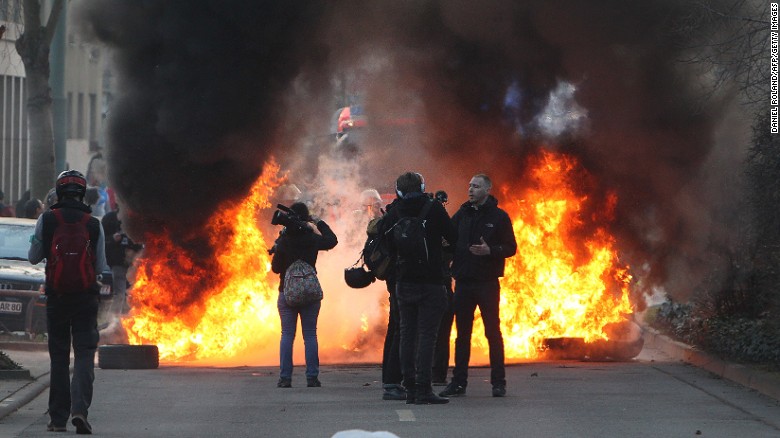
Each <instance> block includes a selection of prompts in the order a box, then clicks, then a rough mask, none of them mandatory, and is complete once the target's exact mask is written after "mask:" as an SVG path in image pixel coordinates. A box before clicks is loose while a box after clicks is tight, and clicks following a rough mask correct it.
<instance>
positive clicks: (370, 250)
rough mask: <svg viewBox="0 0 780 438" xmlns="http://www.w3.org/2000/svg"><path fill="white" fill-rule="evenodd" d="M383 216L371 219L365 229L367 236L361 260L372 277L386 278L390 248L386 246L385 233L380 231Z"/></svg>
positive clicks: (388, 270)
mask: <svg viewBox="0 0 780 438" xmlns="http://www.w3.org/2000/svg"><path fill="white" fill-rule="evenodd" d="M384 218H385V217H384V216H382V217H381V218H377V219H373V220H372V221H371V222H369V224H368V229H367V230H366V232H367V234H368V238H367V239H366V243H365V244H364V245H363V262H364V263H365V264H366V267H367V268H368V270H369V271H371V273H372V274H374V277H376V278H377V279H379V280H387V277H388V276H389V274H390V269H391V265H390V261H391V257H390V250H389V249H388V247H387V237H386V234H385V233H383V232H382V224H383V220H384Z"/></svg>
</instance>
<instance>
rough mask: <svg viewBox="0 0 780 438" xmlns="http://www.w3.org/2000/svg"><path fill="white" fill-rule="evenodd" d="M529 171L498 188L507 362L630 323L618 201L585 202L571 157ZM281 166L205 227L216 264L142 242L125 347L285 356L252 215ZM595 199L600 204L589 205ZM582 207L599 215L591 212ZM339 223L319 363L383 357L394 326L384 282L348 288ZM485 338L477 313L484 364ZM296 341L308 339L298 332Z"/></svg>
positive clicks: (185, 356)
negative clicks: (546, 343) (612, 227)
mask: <svg viewBox="0 0 780 438" xmlns="http://www.w3.org/2000/svg"><path fill="white" fill-rule="evenodd" d="M528 169H530V170H528V172H527V175H528V176H527V177H525V178H523V180H522V181H513V182H512V183H511V184H510V185H507V186H506V187H503V188H502V193H501V195H500V197H501V198H502V201H501V206H502V207H503V208H504V209H505V210H506V211H507V212H508V213H509V215H510V217H511V218H512V220H513V226H514V231H515V237H516V239H517V243H518V252H517V255H516V256H514V257H512V258H510V259H508V260H507V263H506V271H505V276H504V277H503V278H502V279H501V289H502V293H501V315H500V316H501V322H502V333H503V335H504V343H505V351H506V357H507V359H508V360H518V359H533V358H538V357H539V355H540V346H541V345H542V342H543V340H544V339H545V338H552V337H580V338H584V339H585V341H586V342H594V341H598V340H603V339H607V337H608V336H607V334H606V333H605V332H604V327H605V326H607V325H608V324H611V323H616V322H622V321H625V320H626V319H627V318H628V317H629V315H630V314H631V312H632V308H631V304H630V302H629V283H630V281H631V276H630V275H629V274H628V266H626V265H623V264H621V262H620V260H619V259H618V255H617V251H616V250H615V241H614V238H613V237H611V236H610V235H609V233H608V232H607V229H606V228H605V226H606V225H607V224H608V223H609V221H610V220H611V215H612V212H613V210H614V206H615V205H616V203H617V198H616V197H615V196H613V195H609V196H606V197H605V198H604V199H595V198H593V199H590V198H589V195H588V194H586V193H583V192H584V191H585V190H584V189H582V188H581V187H583V185H584V184H585V183H586V182H587V178H588V177H587V174H586V173H585V172H584V171H583V169H582V168H581V167H580V166H579V165H578V163H577V162H576V160H575V159H574V158H572V157H569V156H565V155H562V154H557V153H551V152H544V153H541V154H540V155H538V156H536V157H535V158H533V162H532V163H531V165H530V166H529V167H528ZM279 171H280V169H279V166H278V165H277V164H276V163H275V162H270V163H268V164H266V166H264V168H263V172H262V175H261V177H260V178H259V179H258V180H257V182H256V183H255V184H254V186H253V187H252V189H251V192H250V194H249V195H248V196H247V197H246V199H244V200H243V201H241V202H238V203H236V204H234V205H229V206H227V207H226V208H224V209H223V210H221V211H219V212H217V213H215V216H214V217H213V218H212V219H211V220H210V221H209V225H208V226H207V228H206V229H205V230H204V232H205V234H206V235H207V236H209V239H210V242H209V243H210V245H209V246H210V247H211V249H212V250H213V251H214V255H213V262H212V263H211V264H210V265H209V266H199V265H198V264H197V263H195V261H193V260H192V259H191V258H190V255H189V254H191V253H192V252H191V251H194V250H193V249H192V248H188V249H184V248H179V247H176V246H175V245H174V244H173V243H172V242H171V241H170V239H168V238H167V237H166V236H168V230H166V232H164V233H161V235H160V236H147V238H146V250H145V254H144V258H143V259H141V260H139V262H138V263H139V265H138V270H137V275H136V281H135V284H134V287H133V289H132V304H133V310H132V313H131V315H130V316H129V317H128V318H126V319H125V320H123V321H122V325H123V327H124V328H125V330H126V332H127V334H128V337H129V342H130V343H132V344H145V343H146V344H149V343H153V344H156V345H157V346H158V348H159V351H160V358H161V359H162V360H164V361H169V362H170V361H175V362H183V361H187V362H192V361H199V362H201V363H202V362H204V361H205V362H208V361H214V362H220V363H224V362H225V360H226V359H230V358H235V357H237V356H239V355H242V354H249V353H248V352H249V351H252V352H253V353H252V354H254V356H253V357H252V359H251V360H252V362H253V363H257V362H258V360H259V361H261V362H264V363H273V362H275V361H276V360H278V359H277V355H278V347H277V345H278V341H279V330H280V325H279V316H278V313H277V309H276V300H277V294H278V291H277V288H278V277H277V276H276V274H273V273H271V271H270V262H271V258H270V257H271V256H270V255H269V254H268V251H267V250H268V247H269V241H268V240H267V238H266V236H264V235H263V232H262V231H261V228H260V226H259V223H258V217H257V212H258V210H259V209H263V208H267V207H269V206H270V204H269V196H270V194H271V193H273V191H274V189H275V188H276V187H278V186H279V185H280V184H281V182H282V178H281V177H280V176H279V175H280V172H279ZM593 203H601V204H603V205H601V208H598V209H594V208H592V204H593ZM587 206H591V208H586V207H587ZM586 210H587V211H599V212H600V213H598V214H597V215H593V214H591V215H589V217H584V216H585V214H584V213H583V212H584V211H586ZM329 223H330V224H331V226H334V223H331V222H330V221H329ZM335 225H338V226H337V227H336V228H334V230H335V231H336V234H337V235H338V236H339V240H340V242H342V243H340V244H339V246H340V247H342V249H340V250H338V249H337V251H345V252H336V253H333V254H329V255H328V256H323V257H321V259H320V262H321V263H318V271H319V272H320V276H321V278H320V280H321V281H322V282H323V287H324V289H325V295H326V299H325V301H323V307H322V311H321V313H320V324H319V327H320V333H319V340H320V342H319V343H320V358H321V360H322V361H323V362H324V363H325V362H333V361H358V360H362V361H377V360H379V359H380V358H381V348H382V342H381V340H382V338H383V337H384V330H385V327H386V323H387V292H386V291H385V290H384V286H385V285H384V283H382V282H377V283H375V284H374V285H372V286H371V288H373V289H371V288H368V289H366V290H362V291H359V292H358V291H354V290H350V289H348V288H347V287H346V286H345V285H344V284H343V278H341V270H342V269H343V268H344V267H346V264H348V262H345V260H346V259H350V260H349V262H351V261H352V260H351V259H352V257H354V254H356V253H357V249H356V248H352V247H349V245H344V244H343V242H344V240H342V234H340V233H342V232H343V233H347V231H345V229H346V228H349V227H353V228H359V227H357V225H353V224H352V223H347V222H346V221H340V222H339V223H336V224H335ZM361 226H363V225H361ZM586 230H589V231H586ZM353 231H354V230H353ZM345 240H348V239H345ZM345 246H346V248H344V247H345ZM188 251H190V252H188ZM482 333H483V328H482V322H481V320H480V319H479V318H477V319H476V321H475V328H474V336H473V338H472V344H473V345H474V346H475V347H476V348H475V349H474V350H475V355H474V358H475V361H480V360H482V358H485V357H487V352H488V347H487V342H486V340H485V339H484V337H483V336H481V334H482ZM451 341H454V328H453V336H452V337H451ZM296 344H302V342H300V334H299V335H298V341H297V342H296ZM258 354H260V355H262V354H265V356H262V358H260V357H258ZM480 355H482V358H480Z"/></svg>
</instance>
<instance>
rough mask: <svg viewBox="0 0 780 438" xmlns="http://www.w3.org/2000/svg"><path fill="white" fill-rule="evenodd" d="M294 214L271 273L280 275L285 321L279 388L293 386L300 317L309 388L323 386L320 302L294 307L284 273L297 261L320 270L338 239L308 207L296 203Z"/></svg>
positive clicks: (281, 315)
mask: <svg viewBox="0 0 780 438" xmlns="http://www.w3.org/2000/svg"><path fill="white" fill-rule="evenodd" d="M290 209H291V210H292V211H293V213H292V215H293V216H294V217H292V218H291V219H292V220H290V221H286V222H288V223H287V226H286V227H285V228H284V229H283V230H282V232H281V234H280V235H279V238H278V239H276V243H275V244H274V256H273V259H272V261H271V270H273V271H274V272H276V273H277V274H279V299H278V300H277V304H276V306H277V307H278V308H279V318H280V319H281V322H282V340H281V342H280V344H279V362H280V373H279V383H277V385H276V386H278V387H279V388H289V387H291V386H292V371H293V361H292V356H293V341H294V340H295V329H296V326H297V324H298V316H299V315H300V317H301V329H302V330H303V343H304V350H305V354H306V386H309V387H317V386H321V384H320V381H319V379H318V378H317V376H319V373H320V359H319V352H318V347H317V317H318V316H319V314H320V305H321V304H322V303H321V302H320V301H317V302H315V303H312V304H309V305H307V306H303V307H290V306H288V305H287V303H286V302H285V301H284V294H283V293H282V291H283V290H284V273H285V272H286V271H287V268H288V267H289V266H290V265H291V264H292V263H293V262H294V261H296V260H303V261H304V262H306V263H308V264H310V265H311V266H312V267H314V268H315V269H316V264H317V253H318V252H319V251H322V250H328V249H331V248H333V247H335V246H336V244H337V243H338V240H337V239H336V235H335V234H333V231H331V229H330V227H329V226H328V224H326V223H325V221H322V220H320V219H314V218H312V217H311V216H310V215H309V209H308V208H307V207H306V204H303V203H301V202H296V203H295V204H293V205H291V206H290Z"/></svg>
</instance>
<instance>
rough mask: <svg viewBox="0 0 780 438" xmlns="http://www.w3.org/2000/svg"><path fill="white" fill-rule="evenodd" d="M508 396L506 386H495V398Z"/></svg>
mask: <svg viewBox="0 0 780 438" xmlns="http://www.w3.org/2000/svg"><path fill="white" fill-rule="evenodd" d="M504 396H506V385H493V397H504Z"/></svg>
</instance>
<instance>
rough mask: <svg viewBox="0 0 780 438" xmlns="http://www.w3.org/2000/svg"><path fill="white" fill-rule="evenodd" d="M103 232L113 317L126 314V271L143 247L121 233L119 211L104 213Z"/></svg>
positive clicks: (110, 311)
mask: <svg viewBox="0 0 780 438" xmlns="http://www.w3.org/2000/svg"><path fill="white" fill-rule="evenodd" d="M101 224H103V232H104V233H106V236H107V237H106V261H107V262H108V266H109V267H110V268H111V291H112V293H113V298H112V299H111V308H110V310H109V313H110V314H111V315H114V316H117V317H118V316H119V315H121V314H124V313H127V311H128V305H127V269H128V268H129V267H130V265H131V264H132V256H131V255H130V254H133V253H135V252H137V251H140V250H141V249H143V245H141V244H138V243H135V242H133V240H132V239H131V238H130V236H128V235H127V234H125V233H124V231H122V221H121V220H119V210H118V209H117V210H112V211H109V212H108V213H106V215H105V216H103V219H101Z"/></svg>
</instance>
